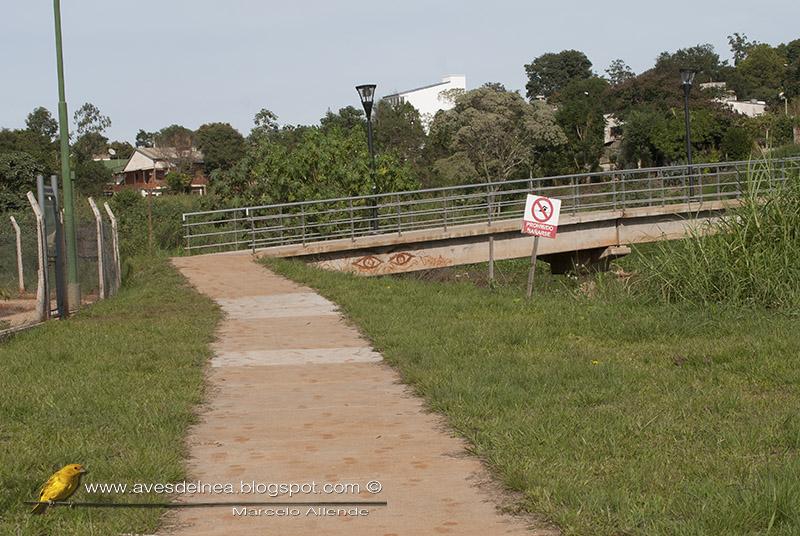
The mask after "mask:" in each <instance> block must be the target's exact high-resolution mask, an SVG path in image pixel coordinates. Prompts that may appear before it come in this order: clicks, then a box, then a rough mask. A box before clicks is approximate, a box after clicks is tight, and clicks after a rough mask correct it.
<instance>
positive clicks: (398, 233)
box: [395, 194, 403, 236]
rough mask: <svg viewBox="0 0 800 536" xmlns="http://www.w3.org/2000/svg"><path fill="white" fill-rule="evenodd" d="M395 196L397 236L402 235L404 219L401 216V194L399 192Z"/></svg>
mask: <svg viewBox="0 0 800 536" xmlns="http://www.w3.org/2000/svg"><path fill="white" fill-rule="evenodd" d="M395 197H396V200H397V236H402V235H403V231H402V219H401V216H400V194H397V196H395Z"/></svg>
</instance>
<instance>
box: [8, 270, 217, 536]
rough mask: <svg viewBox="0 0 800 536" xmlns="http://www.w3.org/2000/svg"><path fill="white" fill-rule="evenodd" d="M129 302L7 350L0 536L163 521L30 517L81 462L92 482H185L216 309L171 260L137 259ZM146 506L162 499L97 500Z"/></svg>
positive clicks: (143, 527)
mask: <svg viewBox="0 0 800 536" xmlns="http://www.w3.org/2000/svg"><path fill="white" fill-rule="evenodd" d="M134 264H135V265H136V267H137V268H136V269H135V271H134V273H133V275H132V276H131V277H130V279H129V280H128V281H127V284H126V286H125V287H124V288H123V289H122V290H121V292H120V294H119V295H118V296H116V297H115V298H112V299H110V300H107V301H104V302H100V303H97V304H95V305H93V306H91V307H89V308H86V309H84V310H83V311H81V313H80V314H79V315H77V316H75V317H74V318H72V319H70V320H68V321H66V322H58V321H53V322H49V323H47V324H46V325H44V326H41V327H39V328H36V329H34V330H31V331H28V332H25V333H22V334H18V335H16V336H15V337H13V338H12V339H10V340H7V341H3V342H0V378H1V379H2V389H0V423H2V424H0V490H1V491H0V534H8V535H36V536H39V535H53V536H56V535H58V536H72V535H106V534H108V535H112V534H122V533H147V534H149V533H151V532H152V531H153V530H154V529H155V527H156V526H157V522H158V518H159V515H160V514H161V512H160V511H159V510H146V509H142V510H130V509H124V510H110V509H78V508H76V509H64V508H59V509H55V510H52V511H50V512H48V513H47V514H46V515H44V516H30V515H29V514H28V510H29V509H30V506H27V505H23V504H22V502H23V501H25V500H35V499H36V497H37V493H38V489H39V487H40V486H41V484H42V483H43V482H44V480H46V479H47V477H49V475H50V474H51V473H52V472H53V471H54V470H55V469H57V468H60V467H61V466H63V465H65V464H67V463H82V464H84V465H85V466H86V467H87V468H88V470H89V473H88V474H87V475H86V477H85V478H84V482H109V483H111V482H126V483H133V482H148V483H155V482H173V481H176V480H180V479H181V478H183V465H182V458H183V454H184V445H183V437H184V433H185V431H186V428H187V426H188V425H189V424H190V422H191V421H192V419H193V413H192V407H193V405H194V404H197V403H198V402H199V401H200V400H201V395H202V379H203V364H204V362H205V360H206V359H207V357H208V356H209V353H210V351H209V347H208V344H209V342H210V340H211V334H212V332H213V329H214V326H215V324H216V321H217V318H218V311H217V308H216V306H215V305H214V304H213V302H211V301H210V300H208V299H206V298H204V297H202V296H200V295H199V294H197V293H196V292H194V291H193V290H192V289H191V288H189V287H188V286H187V285H186V284H185V282H184V280H183V279H182V278H181V277H180V276H179V275H178V273H177V272H176V271H175V270H174V269H173V268H172V267H171V266H169V265H168V263H167V261H166V259H160V258H159V259H150V260H146V261H145V260H141V259H140V260H139V261H137V262H135V263H134ZM74 499H75V500H82V501H109V500H114V501H131V502H133V501H145V500H165V499H166V498H165V497H163V496H144V495H126V496H106V497H98V496H92V495H87V494H86V492H85V491H84V490H79V491H78V492H76V494H75V496H74Z"/></svg>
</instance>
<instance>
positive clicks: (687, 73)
mask: <svg viewBox="0 0 800 536" xmlns="http://www.w3.org/2000/svg"><path fill="white" fill-rule="evenodd" d="M695 74H697V71H695V70H694V69H681V83H682V84H683V117H684V121H685V123H686V160H687V162H688V164H689V196H690V197H691V196H693V195H694V176H693V175H692V133H691V129H690V127H689V92H690V91H691V90H692V83H693V82H694V75H695Z"/></svg>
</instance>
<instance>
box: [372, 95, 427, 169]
mask: <svg viewBox="0 0 800 536" xmlns="http://www.w3.org/2000/svg"><path fill="white" fill-rule="evenodd" d="M374 132H375V134H374V135H375V146H376V149H377V150H378V151H380V152H393V153H394V154H395V155H396V156H397V157H398V158H399V159H400V160H401V161H402V162H408V163H409V164H411V165H412V167H415V166H416V165H417V164H418V163H419V162H420V160H421V156H422V147H423V146H424V145H425V130H424V129H423V128H422V120H421V119H420V116H419V112H418V111H417V109H416V108H414V106H413V105H411V104H410V103H408V102H400V103H397V104H392V103H390V102H389V101H380V102H379V103H378V105H377V106H376V108H375V129H374Z"/></svg>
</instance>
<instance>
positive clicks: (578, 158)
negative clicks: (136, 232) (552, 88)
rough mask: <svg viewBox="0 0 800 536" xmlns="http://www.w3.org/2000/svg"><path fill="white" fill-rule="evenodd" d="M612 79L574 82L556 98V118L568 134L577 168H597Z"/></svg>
mask: <svg viewBox="0 0 800 536" xmlns="http://www.w3.org/2000/svg"><path fill="white" fill-rule="evenodd" d="M608 87H609V85H608V82H606V81H605V80H603V79H602V78H599V77H596V76H595V77H592V78H587V79H585V80H582V79H575V80H573V81H572V82H570V83H569V84H568V85H567V86H566V87H565V88H564V89H563V90H561V92H559V93H558V94H557V95H556V96H555V97H554V100H555V101H556V103H557V104H558V111H557V112H556V120H557V121H558V124H559V125H560V126H561V128H562V129H563V131H564V133H565V134H566V136H567V140H568V141H569V144H568V145H567V146H566V147H565V150H566V151H567V152H568V154H569V156H570V158H571V160H572V161H573V163H574V165H575V169H576V170H579V171H594V170H595V169H596V168H597V166H598V163H599V160H600V156H601V155H602V152H603V148H604V146H603V141H604V131H605V117H604V115H603V111H604V110H605V109H606V105H605V101H606V93H607V91H608Z"/></svg>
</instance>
